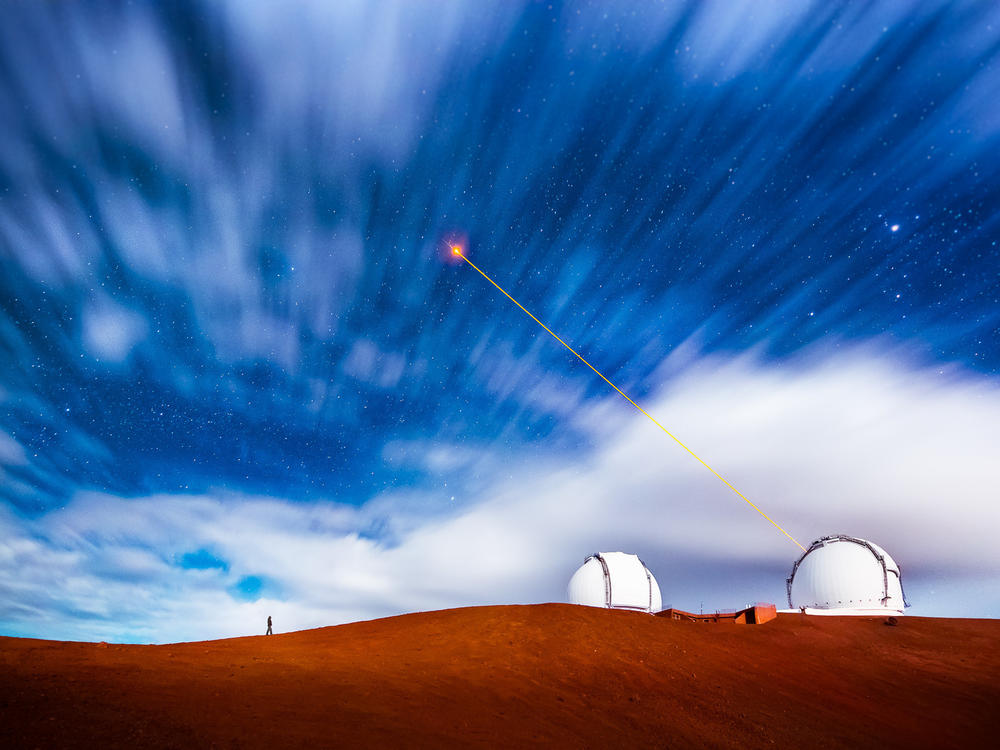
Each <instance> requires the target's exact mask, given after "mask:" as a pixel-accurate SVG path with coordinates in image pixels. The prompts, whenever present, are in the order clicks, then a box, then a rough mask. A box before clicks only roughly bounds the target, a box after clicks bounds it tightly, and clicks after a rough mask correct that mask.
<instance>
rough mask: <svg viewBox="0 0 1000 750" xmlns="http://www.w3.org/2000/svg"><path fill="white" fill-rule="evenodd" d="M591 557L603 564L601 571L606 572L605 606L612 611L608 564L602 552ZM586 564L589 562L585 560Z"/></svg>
mask: <svg viewBox="0 0 1000 750" xmlns="http://www.w3.org/2000/svg"><path fill="white" fill-rule="evenodd" d="M591 557H593V558H594V559H596V560H597V562H599V563H600V564H601V569H602V570H603V571H604V606H605V607H607V608H608V609H611V571H610V570H608V562H607V560H605V559H604V557H602V556H601V553H600V552H595V553H594V554H593V555H591ZM588 559H589V558H588ZM584 562H585V563H586V562H587V561H586V560H584Z"/></svg>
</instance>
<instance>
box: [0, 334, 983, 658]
mask: <svg viewBox="0 0 1000 750" xmlns="http://www.w3.org/2000/svg"><path fill="white" fill-rule="evenodd" d="M615 403H616V402H615V401H614V399H610V398H609V401H608V402H606V403H604V404H600V405H599V406H598V407H597V408H596V411H597V412H605V411H614V410H616V409H618V408H621V409H625V408H626V407H627V406H628V405H627V404H624V403H623V404H619V405H617V406H616V405H615ZM644 406H648V410H649V411H650V413H651V414H653V415H654V416H655V417H656V418H657V419H658V420H660V421H661V422H662V423H663V424H664V425H666V426H668V428H669V429H671V430H672V431H673V432H674V434H676V435H678V436H679V437H681V439H683V440H684V441H685V442H686V443H687V445H689V446H690V447H691V448H692V449H693V450H694V451H695V452H697V453H698V454H699V455H701V456H702V457H703V458H704V459H705V460H707V461H708V462H709V463H710V464H712V465H713V466H714V467H715V468H716V469H717V470H719V471H720V473H722V474H723V475H724V476H725V477H726V478H727V479H728V480H729V481H731V482H732V483H733V484H734V485H735V486H736V487H738V488H739V489H740V490H741V491H742V492H743V493H744V494H746V495H747V496H748V497H749V498H751V499H752V500H753V501H754V502H756V503H758V504H759V505H760V507H761V508H762V509H763V510H765V511H766V512H767V513H768V514H770V515H771V516H772V517H773V518H774V519H775V520H776V521H778V522H779V523H782V524H784V525H785V526H786V527H787V529H788V531H789V532H790V533H792V534H793V535H795V536H796V537H797V538H798V539H799V541H801V542H803V543H808V542H809V541H811V540H812V539H814V538H816V537H819V536H823V535H826V534H831V533H840V532H843V533H849V534H854V535H858V536H862V537H866V538H870V539H872V540H874V541H876V542H877V543H879V544H880V545H882V546H883V547H885V548H886V549H887V550H888V551H889V552H890V553H891V554H892V555H893V556H894V557H895V558H896V560H897V561H898V562H899V563H900V565H901V566H902V569H903V573H904V584H905V585H907V590H908V594H909V596H910V599H911V601H912V602H913V603H914V604H915V606H914V608H913V610H912V612H913V613H916V614H938V615H941V614H955V615H965V616H970V615H978V616H983V615H986V616H997V615H1000V585H998V583H997V581H998V577H997V575H996V573H997V572H1000V548H997V546H996V544H995V543H994V537H995V532H996V529H997V528H1000V510H998V506H997V504H996V502H995V500H996V490H995V487H996V486H998V479H1000V477H998V469H997V464H996V461H995V453H996V445H997V432H996V429H997V428H996V425H997V424H1000V388H997V386H996V385H995V384H994V383H992V382H991V381H990V380H988V379H986V378H982V377H979V376H974V375H971V374H968V373H962V372H960V371H957V370H950V369H945V368H923V369H921V368H914V367H908V366H904V365H903V364H902V363H901V362H900V361H899V359H898V358H897V359H890V358H889V357H888V356H884V355H880V354H879V353H878V349H877V348H876V347H870V348H859V349H854V350H852V351H850V352H846V353H844V352H841V353H839V354H838V355H837V356H835V357H829V358H821V359H818V360H808V359H807V360H802V361H800V362H799V363H798V364H795V365H786V366H775V365H767V366H765V365H763V364H761V363H760V362H759V361H758V360H756V359H755V358H754V357H752V356H744V357H740V358H736V359H723V358H718V357H710V358H705V359H701V360H699V361H698V362H696V363H694V364H693V365H692V366H691V367H690V368H688V369H687V370H686V371H685V374H683V375H681V376H679V377H678V378H677V379H675V380H674V381H673V382H672V384H671V386H670V388H669V390H668V391H667V392H665V393H663V394H662V395H661V396H660V397H658V398H656V399H654V400H653V401H652V402H650V403H649V404H644ZM581 424H591V425H593V427H594V429H595V430H597V429H598V426H599V424H600V422H598V421H597V420H589V421H588V420H582V421H581ZM616 424H618V425H620V426H619V427H617V428H616V429H615V430H614V431H613V432H611V433H609V434H607V435H605V436H604V439H603V441H602V442H599V443H598V447H597V448H596V449H595V450H594V451H593V452H592V453H590V454H589V455H586V456H580V457H578V459H577V460H573V461H570V460H565V461H563V462H562V463H554V462H552V461H551V460H543V459H539V458H532V457H526V458H525V459H524V461H523V462H522V463H521V464H520V465H517V466H512V467H507V469H508V471H507V473H506V474H505V475H504V477H501V478H498V479H497V480H496V481H495V482H494V483H493V485H492V489H491V490H490V491H489V492H488V493H487V494H485V495H484V496H482V497H479V498H475V499H474V500H473V501H469V502H467V503H466V504H464V505H462V506H459V508H458V509H457V510H454V511H453V512H452V513H451V514H447V515H442V511H441V508H442V507H446V506H447V503H446V500H447V498H443V497H442V498H422V499H421V498H415V497H414V495H413V492H412V491H410V492H408V493H395V494H387V495H384V496H382V497H379V498H376V499H375V500H373V502H371V503H370V504H369V505H367V506H365V507H364V508H360V509H357V508H351V507H346V506H341V505H336V504H330V503H327V504H300V503H289V502H285V501H283V500H279V499H273V498H245V497H238V496H227V495H216V496H199V497H192V496H157V497H150V498H144V499H137V500H125V499H120V498H114V497H109V496H105V495H100V494H94V493H88V494H81V495H79V496H77V498H76V499H75V500H74V502H73V503H71V504H70V505H69V506H67V507H66V508H64V509H61V510H57V511H54V512H52V513H49V514H48V515H45V516H43V517H41V518H39V519H37V520H35V521H25V520H20V519H17V518H15V517H13V516H6V517H2V518H0V531H2V532H3V533H2V534H0V539H2V540H3V541H2V542H0V574H2V575H0V579H2V580H6V581H10V582H12V583H8V584H7V585H6V586H5V587H0V604H2V605H3V606H0V610H8V611H11V612H15V615H13V616H8V618H7V620H6V622H4V623H3V624H2V627H3V629H4V630H5V631H6V632H22V631H24V632H29V631H30V632H33V633H37V634H40V635H46V636H49V637H79V638H85V639H95V638H111V637H119V638H128V639H138V640H154V641H166V640H182V639H189V638H210V637H219V636H226V635H240V634H247V633H254V632H258V631H259V630H260V629H261V624H262V623H263V621H264V619H265V618H266V616H267V615H268V614H271V615H272V616H274V618H275V622H276V624H277V626H278V627H279V628H280V629H282V630H285V629H298V628H305V627H313V626H319V625H325V624H333V623H337V622H343V621H349V620H356V619H364V618H370V617H376V616H383V615H389V614H395V613H400V612H406V611H414V610H424V609H435V608H441V607H449V606H462V605H475V604H488V603H525V602H539V601H547V600H559V599H562V598H563V596H564V586H565V583H566V581H567V580H568V578H569V576H570V574H571V573H572V572H573V570H574V569H575V567H576V566H577V565H578V564H579V563H580V562H581V561H582V559H583V557H584V556H585V555H586V554H588V553H590V552H593V551H596V550H613V549H623V550H626V551H631V552H636V553H638V554H639V555H640V556H641V557H643V558H644V559H645V560H646V562H647V564H649V565H650V567H651V568H652V569H653V572H654V573H655V574H656V576H657V579H658V580H659V582H660V585H661V587H662V588H663V590H664V601H665V602H672V603H674V604H677V605H678V606H687V607H689V608H693V607H696V606H699V602H703V603H704V605H705V606H706V607H707V608H714V607H726V606H739V605H742V604H743V603H745V602H747V601H752V600H760V599H764V600H770V601H778V602H779V603H780V602H781V601H782V596H783V592H784V580H783V578H784V575H785V574H786V572H787V571H788V570H789V569H790V568H791V565H792V563H793V562H794V560H795V559H796V557H797V556H798V554H799V550H798V548H796V547H795V546H794V545H793V544H791V543H790V542H789V541H788V540H787V539H785V538H784V537H783V536H782V535H781V534H780V533H779V532H777V530H775V529H774V528H773V527H771V526H770V525H769V524H768V523H767V522H766V521H765V520H764V519H762V518H761V517H760V516H759V515H757V514H756V513H755V512H754V511H753V510H752V509H750V508H749V507H748V506H746V505H745V503H744V502H743V501H742V500H740V499H739V498H738V497H736V496H735V495H734V494H733V493H732V492H731V491H730V490H728V489H727V488H726V487H725V486H724V485H722V483H720V482H719V481H718V480H717V479H716V478H715V477H713V476H712V475H711V474H710V473H708V472H707V471H706V470H705V469H704V468H703V467H701V466H699V465H698V463H697V462H696V461H695V460H694V459H693V458H691V457H690V456H689V455H687V454H686V453H685V452H684V451H683V450H682V449H681V448H680V447H679V446H677V445H676V444H675V443H674V442H673V441H672V440H670V438H668V437H667V436H666V435H664V434H663V433H662V432H661V431H660V430H659V429H658V428H657V427H656V426H655V425H653V424H651V423H650V422H649V421H648V420H646V419H645V418H644V417H642V416H641V415H636V416H635V417H634V418H627V419H622V420H616ZM595 434H597V433H595ZM428 508H432V509H433V510H432V512H431V514H430V515H427V512H428ZM379 519H387V523H388V524H389V526H388V528H387V529H386V532H387V533H386V538H387V539H391V540H393V542H392V543H390V542H387V541H386V542H380V541H378V540H374V539H370V538H366V537H365V536H363V535H362V534H361V531H362V530H364V529H366V528H368V527H369V526H371V525H372V523H373V522H374V521H376V520H379ZM202 548H205V549H209V550H211V551H212V554H214V555H218V556H219V557H221V558H222V559H224V560H225V561H226V562H227V563H228V565H229V568H228V570H218V569H210V570H183V569H182V568H181V567H179V565H178V560H180V558H181V557H182V556H183V554H184V553H187V552H192V551H194V550H197V549H202ZM250 575H253V576H264V577H266V578H267V579H268V580H270V581H273V582H274V583H275V585H276V588H277V593H276V594H274V595H273V596H271V598H268V599H261V600H258V601H256V602H249V603H248V602H242V601H237V600H236V599H234V598H233V597H231V596H230V595H229V594H228V593H226V589H227V588H228V587H231V586H233V585H234V584H235V583H237V582H238V581H239V580H240V579H241V578H242V577H243V576H250Z"/></svg>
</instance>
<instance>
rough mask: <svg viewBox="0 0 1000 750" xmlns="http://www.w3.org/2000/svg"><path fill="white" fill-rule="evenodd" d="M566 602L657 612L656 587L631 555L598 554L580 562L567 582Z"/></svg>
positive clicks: (659, 607) (637, 560)
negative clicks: (567, 599) (567, 595)
mask: <svg viewBox="0 0 1000 750" xmlns="http://www.w3.org/2000/svg"><path fill="white" fill-rule="evenodd" d="M568 593H569V601H570V603H571V604H584V605H586V606H588V607H609V608H611V609H634V610H639V611H641V612H659V611H660V609H662V607H663V600H662V599H661V598H660V587H659V586H658V585H657V583H656V579H655V578H653V574H652V573H650V572H649V568H647V567H646V566H645V564H644V563H643V562H642V560H640V559H639V558H638V557H636V556H635V555H629V554H626V553H625V552H598V553H597V554H594V555H591V556H590V557H588V558H587V559H586V560H584V561H583V565H582V566H580V568H579V569H578V570H577V571H576V573H574V574H573V577H572V578H570V580H569V587H568Z"/></svg>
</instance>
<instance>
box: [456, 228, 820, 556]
mask: <svg viewBox="0 0 1000 750" xmlns="http://www.w3.org/2000/svg"><path fill="white" fill-rule="evenodd" d="M451 252H452V253H453V254H455V255H457V256H458V257H459V258H461V259H462V260H464V261H465V262H466V263H468V264H469V265H470V266H472V267H473V268H475V269H476V270H477V271H479V275H480V276H482V277H483V278H484V279H486V280H487V281H488V282H490V283H491V284H492V285H493V286H495V287H496V288H497V289H498V290H500V293H501V294H503V296H505V297H506V298H507V299H509V300H510V301H511V302H513V303H514V304H515V305H517V306H518V307H520V308H521V310H522V311H523V312H524V313H525V314H526V315H527V316H528V317H529V318H531V319H532V320H533V321H535V322H536V323H538V325H540V326H541V327H542V328H544V329H545V330H546V331H548V332H549V334H550V335H551V336H552V338H554V339H555V340H556V341H558V342H559V343H560V344H562V345H563V346H565V347H566V348H567V349H569V350H570V352H572V353H573V355H574V356H575V357H576V358H577V359H579V360H580V361H581V362H583V364H585V365H587V367H589V368H590V369H591V370H593V371H594V372H595V373H597V375H598V376H599V377H600V378H601V380H603V381H604V382H605V383H607V384H608V385H610V386H611V387H612V388H614V389H615V390H616V391H618V393H620V394H621V395H622V397H623V398H624V399H625V400H626V401H628V402H629V403H630V404H632V406H634V407H635V408H636V409H638V410H639V411H641V412H642V413H643V414H644V415H646V417H648V418H649V420H650V421H651V422H652V423H653V424H655V425H656V426H657V427H659V428H660V429H661V430H663V431H664V432H665V433H667V435H669V436H670V437H671V438H672V439H673V441H674V442H675V443H677V444H678V445H679V446H680V447H681V448H683V449H684V450H686V451H687V452H688V453H689V454H691V456H693V457H694V459H695V460H696V461H698V463H700V464H701V465H702V466H704V467H705V468H706V469H708V470H709V471H710V472H712V473H713V474H715V476H716V477H717V478H718V479H719V481H721V482H722V483H723V484H724V485H726V487H728V488H729V489H731V490H732V491H733V492H735V493H736V494H737V495H739V497H740V498H742V499H743V501H744V502H746V504H747V505H749V506H750V507H751V508H753V509H754V510H755V511H757V512H758V513H760V514H761V516H763V517H764V518H765V519H766V520H767V521H768V522H769V523H770V524H771V525H772V526H774V528H776V529H777V530H778V531H780V532H781V533H782V534H784V535H785V536H786V537H788V538H789V539H791V540H792V542H794V543H795V544H796V545H797V546H798V547H799V548H800V549H801V550H802V551H803V552H805V551H806V548H805V547H803V546H802V545H801V544H799V542H798V540H797V539H796V538H795V537H793V536H792V535H791V534H789V533H788V532H787V531H785V530H784V529H783V528H782V527H781V526H779V525H778V524H777V523H776V522H775V521H774V520H773V519H772V518H771V517H770V516H768V515H767V514H766V513H765V512H764V511H762V510H761V509H760V508H758V507H757V506H756V505H754V504H753V503H752V502H750V499H749V498H748V497H747V496H746V495H744V494H743V493H742V492H740V491H739V490H738V489H736V488H735V487H733V485H731V484H730V483H729V482H727V481H726V480H725V478H723V476H722V475H721V474H719V472H717V471H716V470H715V469H713V468H712V467H711V466H709V465H708V464H707V463H705V461H703V460H702V459H701V458H700V457H699V456H698V454H696V453H695V452H694V451H693V450H691V449H690V448H688V447H687V446H686V445H684V443H682V442H681V441H680V438H678V437H677V436H676V435H674V434H673V433H672V432H670V431H669V430H668V429H667V428H666V427H664V426H663V425H662V424H660V423H659V422H657V421H656V420H655V419H653V417H652V415H651V414H649V412H647V411H646V410H645V409H643V408H642V407H641V406H639V404H637V403H636V402H635V401H633V400H632V399H630V398H629V397H628V396H627V395H625V392H624V391H623V390H622V389H621V388H619V387H618V386H617V385H615V384H614V383H612V382H611V381H610V380H608V379H607V378H606V377H604V375H603V374H602V373H601V372H600V370H598V369H597V368H596V367H594V366H593V365H592V364H590V362H588V361H587V360H585V359H584V358H583V357H582V356H581V355H580V354H578V353H577V351H576V350H575V349H574V348H573V347H571V346H570V345H569V344H567V343H566V342H565V341H563V340H562V339H561V338H559V337H558V336H556V334H555V333H553V331H552V329H551V328H549V327H548V326H547V325H545V324H544V323H543V322H542V321H540V320H539V319H538V318H536V317H535V316H534V315H532V314H531V313H530V312H528V310H527V308H525V306H524V305H522V304H521V303H520V302H518V301H517V300H516V299H514V298H513V297H511V296H510V295H509V294H507V292H506V291H505V290H504V289H503V287H501V286H500V285H499V284H497V283H496V282H495V281H494V280H493V279H491V278H490V277H489V276H487V275H486V274H485V273H484V272H483V271H482V269H480V268H479V266H477V265H476V264H475V263H473V262H472V261H471V260H469V259H468V258H466V257H465V255H464V254H463V253H462V248H461V247H459V246H458V245H452V248H451Z"/></svg>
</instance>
